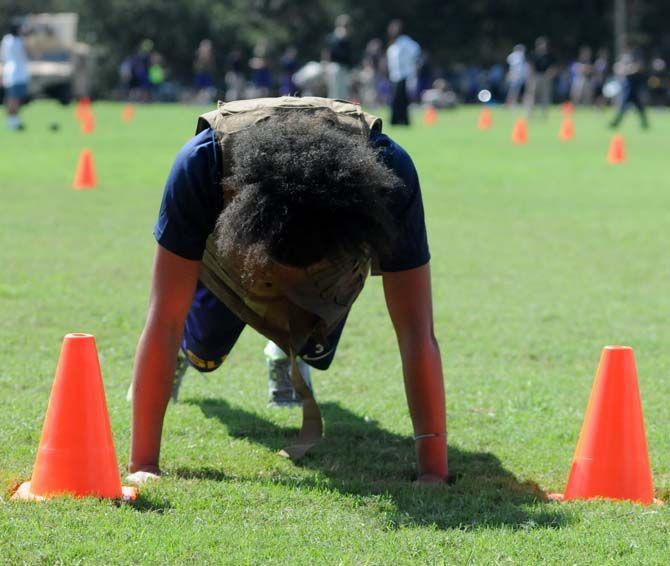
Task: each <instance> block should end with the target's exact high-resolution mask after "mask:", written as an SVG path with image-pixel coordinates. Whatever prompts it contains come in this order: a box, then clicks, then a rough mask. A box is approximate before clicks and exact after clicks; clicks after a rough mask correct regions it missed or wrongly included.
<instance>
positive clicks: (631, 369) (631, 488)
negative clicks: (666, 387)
mask: <svg viewBox="0 0 670 566" xmlns="http://www.w3.org/2000/svg"><path fill="white" fill-rule="evenodd" d="M552 498H554V499H563V500H565V501H568V500H571V499H593V498H606V499H618V500H629V501H637V502H640V503H644V504H645V505H648V504H649V503H652V502H653V501H654V486H653V483H652V479H651V469H650V467H649V455H648V453H647V440H646V438H645V432H644V419H643V417H642V403H641V402H640V391H639V389H638V385H637V372H636V370H635V357H634V354H633V349H632V348H629V347H627V346H607V347H606V348H604V349H603V352H602V355H601V357H600V365H599V366H598V371H597V373H596V377H595V380H594V383H593V388H592V390H591V397H590V399H589V404H588V406H587V408H586V415H585V416H584V424H583V425H582V431H581V433H580V435H579V442H578V443H577V449H576V450H575V455H574V457H573V459H572V466H571V468H570V476H569V478H568V485H567V487H566V489H565V494H564V495H563V496H562V497H561V496H553V497H552Z"/></svg>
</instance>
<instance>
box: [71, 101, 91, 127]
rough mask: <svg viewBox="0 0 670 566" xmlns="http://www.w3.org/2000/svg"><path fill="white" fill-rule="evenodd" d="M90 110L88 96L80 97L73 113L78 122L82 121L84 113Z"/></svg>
mask: <svg viewBox="0 0 670 566" xmlns="http://www.w3.org/2000/svg"><path fill="white" fill-rule="evenodd" d="M90 111H91V99H90V98H88V97H84V98H81V99H80V100H79V102H77V105H76V106H75V108H74V115H75V117H76V118H77V120H79V121H80V122H81V121H83V119H84V115H85V114H87V113H89V112H90Z"/></svg>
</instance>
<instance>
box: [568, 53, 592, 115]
mask: <svg viewBox="0 0 670 566" xmlns="http://www.w3.org/2000/svg"><path fill="white" fill-rule="evenodd" d="M591 59H592V53H591V48H590V47H589V46H588V45H582V46H581V47H580V48H579V55H578V56H577V60H576V61H575V62H574V63H573V64H572V86H571V87H570V100H571V101H572V103H573V104H574V105H578V104H581V105H589V104H591V103H592V102H593V93H594V84H593V62H592V60H591Z"/></svg>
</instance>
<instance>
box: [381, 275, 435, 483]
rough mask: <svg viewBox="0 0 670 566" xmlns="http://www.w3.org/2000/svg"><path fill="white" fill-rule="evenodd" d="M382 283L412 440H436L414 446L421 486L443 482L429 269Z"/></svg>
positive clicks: (417, 441)
mask: <svg viewBox="0 0 670 566" xmlns="http://www.w3.org/2000/svg"><path fill="white" fill-rule="evenodd" d="M383 281H384V294H385V296H386V305H387V307H388V311H389V314H390V316H391V320H392V321H393V326H394V328H395V331H396V336H397V338H398V346H399V348H400V356H401V358H402V369H403V376H404V380H405V393H406V395H407V405H408V407H409V413H410V417H411V418H412V424H413V426H414V434H415V435H424V434H427V435H430V434H437V436H428V437H425V438H422V439H418V440H416V441H415V446H416V455H417V461H418V466H419V481H422V482H435V481H442V480H444V479H445V478H446V477H447V438H446V426H447V423H446V418H447V417H446V409H445V401H444V381H443V377H442V361H441V359H440V350H439V347H438V344H437V340H436V339H435V335H434V333H433V305H432V298H431V289H430V266H429V265H428V264H427V265H424V266H421V267H417V268H416V269H410V270H407V271H399V272H394V273H390V272H385V273H384V274H383Z"/></svg>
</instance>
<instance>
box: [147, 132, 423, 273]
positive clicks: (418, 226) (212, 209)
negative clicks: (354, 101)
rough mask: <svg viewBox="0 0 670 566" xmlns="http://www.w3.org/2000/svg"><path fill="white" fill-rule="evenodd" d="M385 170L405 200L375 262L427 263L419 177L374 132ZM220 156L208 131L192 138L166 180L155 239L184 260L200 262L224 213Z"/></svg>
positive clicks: (390, 267)
mask: <svg viewBox="0 0 670 566" xmlns="http://www.w3.org/2000/svg"><path fill="white" fill-rule="evenodd" d="M370 143H371V144H372V145H373V147H376V148H379V149H380V150H381V157H382V159H383V161H384V162H385V163H386V165H387V166H388V167H390V168H391V169H393V171H395V173H396V175H397V176H398V177H399V178H400V179H401V180H402V181H403V182H404V183H405V185H406V187H407V189H408V190H407V191H406V193H405V197H404V198H403V199H401V200H398V201H397V202H395V203H394V205H393V207H392V212H393V216H394V217H395V219H396V226H397V237H396V238H395V240H394V243H393V246H392V249H391V251H390V253H387V254H386V255H384V256H382V257H380V258H379V263H380V267H381V269H382V271H403V270H405V269H413V268H415V267H419V266H421V265H424V264H426V263H428V261H429V260H430V253H429V251H428V239H427V237H426V224H425V221H424V215H423V202H422V200H421V189H420V187H419V178H418V176H417V173H416V169H415V168H414V163H412V159H411V158H410V156H409V155H408V154H407V152H406V151H405V150H404V149H403V148H402V147H400V146H399V145H398V144H397V143H395V142H394V141H393V140H392V139H391V138H389V137H388V136H387V135H384V134H373V135H372V136H371V138H370ZM220 160H221V154H220V151H219V148H218V144H217V141H216V139H215V137H214V133H213V131H212V130H211V129H209V128H208V129H206V130H204V131H202V132H200V133H199V134H198V135H196V136H195V137H194V138H192V139H191V140H190V141H189V142H188V143H187V144H186V145H185V146H184V147H183V148H182V149H181V151H180V152H179V154H178V155H177V158H176V159H175V162H174V164H173V166H172V170H171V171H170V175H169V176H168V180H167V183H166V184H165V190H164V192H163V201H162V203H161V209H160V213H159V215H158V220H157V221H156V226H155V227H154V236H155V237H156V241H157V242H158V243H159V244H160V245H161V246H163V247H164V248H166V249H168V250H169V251H171V252H173V253H175V254H177V255H178V256H181V257H183V258H186V259H192V260H200V259H202V255H203V252H204V251H205V243H206V241H207V237H208V236H209V235H210V234H211V233H212V232H213V231H214V227H215V225H216V220H217V218H218V217H219V214H221V211H222V210H223V189H222V186H221V181H222V176H221V163H220Z"/></svg>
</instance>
